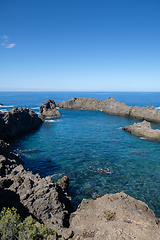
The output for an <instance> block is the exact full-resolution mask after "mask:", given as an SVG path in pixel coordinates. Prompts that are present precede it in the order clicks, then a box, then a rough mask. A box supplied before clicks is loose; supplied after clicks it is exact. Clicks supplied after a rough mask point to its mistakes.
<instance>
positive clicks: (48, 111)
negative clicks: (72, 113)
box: [39, 99, 62, 119]
mask: <svg viewBox="0 0 160 240" xmlns="http://www.w3.org/2000/svg"><path fill="white" fill-rule="evenodd" d="M59 116H62V115H61V113H60V112H59V111H58V110H57V108H56V104H55V102H54V101H53V100H52V99H49V100H47V101H46V102H44V103H43V104H42V105H41V106H40V107H39V117H40V118H42V119H43V118H52V117H59Z"/></svg>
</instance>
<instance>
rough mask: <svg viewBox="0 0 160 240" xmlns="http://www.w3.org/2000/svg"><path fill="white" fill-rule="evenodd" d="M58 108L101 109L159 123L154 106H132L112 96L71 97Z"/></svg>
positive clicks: (159, 115) (159, 117) (59, 104)
mask: <svg viewBox="0 0 160 240" xmlns="http://www.w3.org/2000/svg"><path fill="white" fill-rule="evenodd" d="M56 106H57V107H59V108H68V109H87V110H101V111H103V112H106V113H109V114H113V115H119V116H125V117H132V118H137V119H142V120H147V121H151V122H156V123H160V111H158V110H157V109H156V108H155V107H154V106H152V107H149V106H146V107H142V108H141V107H137V106H135V107H132V106H127V105H126V104H125V103H121V102H117V101H116V100H115V98H114V97H112V98H110V97H109V98H108V99H107V100H105V101H102V100H97V99H91V98H71V99H70V100H69V101H63V102H60V103H58V104H57V105H56Z"/></svg>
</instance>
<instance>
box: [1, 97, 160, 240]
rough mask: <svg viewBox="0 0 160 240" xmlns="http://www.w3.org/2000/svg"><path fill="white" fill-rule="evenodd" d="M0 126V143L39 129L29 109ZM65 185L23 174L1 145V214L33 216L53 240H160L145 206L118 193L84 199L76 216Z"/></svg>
mask: <svg viewBox="0 0 160 240" xmlns="http://www.w3.org/2000/svg"><path fill="white" fill-rule="evenodd" d="M97 101H98V100H97ZM0 123H1V125H0V138H1V139H9V138H11V137H14V136H17V135H19V134H22V133H23V134H24V133H26V132H28V131H29V130H33V129H36V128H38V126H40V125H41V123H42V120H41V119H39V118H38V116H37V115H35V113H34V112H33V111H31V110H29V109H25V108H19V109H17V108H14V109H13V110H12V111H10V112H8V113H3V114H0ZM68 184H69V179H68V178H67V177H66V176H65V177H63V178H62V179H59V180H58V181H57V183H56V182H53V181H52V179H51V178H50V177H46V178H41V177H40V176H39V174H35V175H34V174H33V173H32V172H31V171H29V170H26V169H24V167H23V162H22V160H21V157H20V156H19V155H17V154H14V153H12V152H10V151H9V144H7V143H6V142H4V141H3V140H0V210H1V209H2V207H4V206H6V207H12V206H14V207H15V208H17V209H18V212H19V213H20V215H21V216H22V217H23V218H25V217H26V216H28V215H32V217H33V218H35V219H36V220H37V221H38V222H40V223H44V224H45V226H46V227H47V228H52V229H54V230H56V235H55V236H54V240H56V239H59V237H61V239H73V240H82V239H86V240H91V239H100V240H102V239H111V240H114V239H116V240H117V239H120V240H121V239H126V240H128V239H137V240H141V239H144V240H146V239H151V240H155V239H157V240H158V239H160V219H158V218H156V217H155V215H154V213H153V211H152V210H150V209H149V207H148V206H147V204H145V203H143V202H141V201H138V200H136V199H134V198H132V197H130V196H128V195H126V194H125V193H122V192H121V193H117V194H106V195H105V196H103V197H101V198H97V199H96V200H92V199H90V200H85V199H84V200H83V201H82V203H81V205H80V206H79V207H78V209H77V210H76V211H75V212H74V210H73V207H72V205H71V201H70V197H69V196H68V194H67V189H68Z"/></svg>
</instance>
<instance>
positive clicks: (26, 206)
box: [0, 141, 73, 235]
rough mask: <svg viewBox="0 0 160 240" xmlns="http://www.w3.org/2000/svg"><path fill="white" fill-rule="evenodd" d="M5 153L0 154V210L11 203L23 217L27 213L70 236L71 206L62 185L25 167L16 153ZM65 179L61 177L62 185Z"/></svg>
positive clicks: (2, 143) (10, 205)
mask: <svg viewBox="0 0 160 240" xmlns="http://www.w3.org/2000/svg"><path fill="white" fill-rule="evenodd" d="M1 145H2V149H3V146H5V143H4V142H3V141H1ZM6 147H7V148H8V145H7V146H6ZM5 154H6V156H4V155H0V210H1V209H2V207H4V206H6V207H12V206H14V207H16V208H17V209H18V211H19V213H20V214H21V216H22V217H23V218H25V217H26V216H27V215H29V214H30V215H32V216H33V217H34V218H35V219H36V220H37V221H39V222H40V223H44V224H45V226H46V227H47V228H52V229H54V230H57V231H59V232H60V235H63V234H64V235H67V234H69V235H70V232H68V230H66V228H68V227H69V216H70V213H71V212H73V207H72V205H71V202H70V198H69V197H68V196H67V194H66V193H65V192H64V191H63V188H62V187H60V186H59V185H58V184H57V183H55V182H53V181H52V179H51V177H46V178H41V177H40V176H39V174H35V175H34V174H33V173H32V172H31V171H27V170H25V169H24V167H23V165H22V160H21V158H20V157H19V156H18V155H16V154H14V153H9V152H7V151H5ZM68 181H69V179H66V178H65V179H64V182H65V188H68V186H66V183H67V182H68ZM63 232H64V233H63Z"/></svg>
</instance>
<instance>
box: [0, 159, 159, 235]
mask: <svg viewBox="0 0 160 240" xmlns="http://www.w3.org/2000/svg"><path fill="white" fill-rule="evenodd" d="M8 159H9V157H8V156H7V160H8ZM2 160H3V161H4V159H2ZM11 160H12V159H11ZM2 163H3V162H2ZM14 164H15V162H14ZM11 165H13V164H11ZM14 168H15V169H14ZM16 171H18V172H20V173H22V172H24V173H25V174H27V175H26V176H27V178H29V181H28V180H26V181H24V180H23V181H22V182H21V181H20V180H19V186H20V187H21V185H22V184H24V187H26V186H27V187H28V188H29V189H30V190H31V189H33V186H34V184H33V182H36V181H37V180H38V181H42V182H45V187H46V185H47V184H49V185H48V187H49V189H50V188H52V187H53V186H54V187H55V186H57V185H55V184H54V183H52V181H51V179H49V178H46V179H44V180H43V179H42V180H41V179H40V178H39V177H38V175H37V176H36V178H37V180H36V181H35V180H34V176H31V175H30V171H29V172H25V170H23V168H22V166H21V165H20V166H13V169H12V168H11V174H13V175H16V174H15V172H16ZM9 174H10V173H9ZM13 175H12V176H11V178H9V177H7V181H6V179H3V180H4V181H2V182H1V183H3V184H2V185H1V186H2V188H4V189H6V188H7V189H8V190H9V188H10V187H11V191H14V189H15V188H17V185H16V186H14V184H13V183H12V184H11V185H10V184H9V182H10V180H9V179H11V180H12V177H13ZM16 181H17V180H16ZM23 182H24V183H23ZM6 183H7V184H6ZM36 185H37V183H36ZM42 186H43V184H42ZM18 188H19V187H18ZM57 188H59V187H58V186H57ZM23 191H24V192H25V193H26V189H23ZM49 191H50V190H49ZM61 191H62V193H63V194H64V190H63V189H62V190H61ZM47 193H48V190H46V192H43V195H44V196H46V195H45V194H47ZM62 193H61V194H62ZM19 194H20V199H22V201H23V200H26V197H27V198H28V197H30V195H31V192H28V193H27V195H24V193H23V194H22V196H21V193H19ZM61 194H60V195H61ZM64 196H65V194H64ZM104 197H105V198H108V197H109V199H111V198H112V197H113V199H114V198H116V199H119V200H120V199H124V201H122V203H121V204H120V203H116V204H118V205H117V207H115V209H117V208H119V205H120V206H122V204H124V206H125V204H126V203H125V201H126V200H125V199H127V201H128V199H129V202H132V200H131V199H130V197H129V196H128V195H125V194H124V193H120V194H119V195H116V194H113V195H112V194H109V195H105V196H104ZM104 197H102V198H98V199H97V200H95V201H94V200H93V201H90V200H86V201H85V200H84V201H83V202H82V204H81V206H80V207H79V208H78V210H77V212H75V213H73V215H71V218H70V226H71V227H70V228H67V229H66V226H63V221H62V219H63V217H62V215H61V214H60V215H59V214H58V215H57V217H58V218H57V219H59V220H55V221H58V227H57V232H59V236H60V235H62V236H63V237H64V239H68V238H69V237H70V238H71V236H72V235H73V232H74V236H72V238H73V239H85V237H86V238H88V237H94V238H95V239H101V237H103V238H104V237H106V236H107V237H109V236H110V237H112V239H117V237H118V239H121V232H118V231H117V230H116V228H117V227H120V229H123V228H125V231H124V232H123V236H126V237H125V239H129V237H131V236H135V238H137V239H140V238H138V235H137V236H136V232H137V231H140V232H139V233H138V234H140V235H139V236H142V235H141V234H144V236H148V234H152V238H150V239H156V238H157V239H158V237H159V234H160V233H159V219H157V218H155V216H154V214H153V212H152V211H151V210H149V208H148V206H147V205H145V204H143V203H142V205H141V204H140V207H139V210H138V211H140V212H141V213H142V212H145V211H146V212H147V219H148V218H150V219H152V221H151V222H150V221H149V222H148V223H147V225H146V216H141V217H142V218H143V217H144V218H143V220H142V218H140V219H139V220H137V221H136V224H135V218H133V219H131V216H130V217H128V213H129V211H131V213H133V210H132V209H131V206H130V207H129V209H127V218H126V216H125V217H124V218H123V219H121V218H120V215H119V210H115V209H114V207H113V206H112V207H111V206H109V207H108V209H105V210H104V206H103V208H101V207H102V205H101V204H100V205H101V207H100V206H99V210H98V211H99V214H98V215H97V216H98V218H100V220H101V221H102V222H100V223H99V224H100V225H101V224H102V223H103V225H104V228H102V225H101V227H99V226H98V225H96V223H95V222H94V224H95V225H94V224H93V225H94V227H93V226H92V227H91V226H88V228H87V229H88V230H87V231H85V229H86V224H87V223H85V224H84V219H86V215H85V216H81V218H82V219H81V221H80V222H79V225H77V223H76V221H77V220H76V218H77V216H78V214H79V209H81V211H80V214H81V213H82V212H84V209H85V207H87V209H88V208H89V209H90V208H91V209H92V208H93V206H92V204H93V205H94V204H95V202H97V203H98V202H101V200H102V199H104ZM47 198H48V197H47ZM52 199H53V197H52ZM134 201H135V202H136V203H133V204H136V205H137V204H138V202H137V201H138V200H134ZM104 202H106V200H105V201H104ZM112 202H113V200H112ZM44 204H46V203H44ZM58 204H59V203H58ZM98 205H99V203H98ZM131 205H132V204H131ZM38 206H39V203H38ZM25 207H28V203H27V204H25ZM53 208H54V207H53ZM58 208H59V207H58ZM66 208H67V207H65V209H63V207H62V209H63V210H65V211H66ZM31 209H32V207H31ZM31 209H30V212H31V211H32V210H31ZM114 210H115V211H114ZM36 211H39V210H38V208H37V209H36V210H34V213H36ZM85 211H86V210H85ZM117 211H118V212H117ZM134 212H135V216H136V217H138V215H139V212H137V210H136V209H134ZM123 213H124V212H123ZM148 214H149V215H148ZM76 215H77V216H76ZM82 215H83V214H82ZM110 215H111V216H110ZM112 215H115V216H116V218H115V219H112ZM91 216H93V213H92V212H91ZM87 217H89V213H88V215H87ZM50 218H51V217H49V220H47V221H48V224H49V222H50V220H51V219H50ZM52 218H54V219H55V218H56V215H54V214H53V215H52ZM67 218H68V216H67ZM106 218H107V219H106ZM108 218H109V219H108ZM110 218H111V219H110ZM78 219H79V217H78ZM91 219H92V218H91ZM42 221H44V220H42ZM139 221H140V223H141V230H140V229H139ZM74 222H75V223H74ZM96 222H97V221H96ZM120 222H123V224H122V225H119V224H120ZM133 223H134V224H135V225H134V224H133ZM59 224H60V225H59ZM97 224H98V222H97ZM117 224H118V225H117ZM131 224H132V227H131V228H130V227H129V226H130V225H131ZM143 224H144V227H143ZM68 225H69V223H68ZM112 225H113V226H112ZM48 226H49V225H48ZM53 226H54V227H55V228H56V226H55V224H54V225H53ZM53 226H52V227H53ZM109 226H110V228H111V229H112V231H110V233H109V232H106V231H104V230H105V229H106V227H109ZM63 227H65V228H64V229H61V228H63ZM136 227H137V230H136V232H135V229H136ZM93 228H94V229H93ZM146 229H147V231H146ZM141 231H142V232H141ZM115 232H116V234H115ZM128 232H130V235H128ZM109 234H110V235H109ZM146 234H147V235H146ZM93 235H94V236H93ZM114 235H115V238H114V237H113V236H114Z"/></svg>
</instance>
